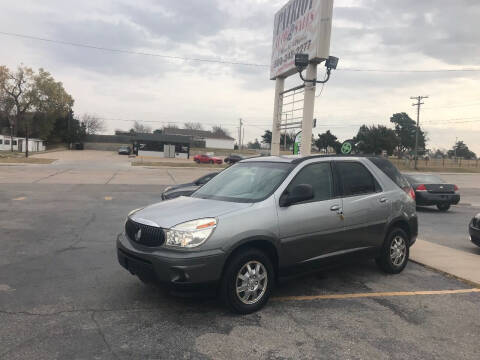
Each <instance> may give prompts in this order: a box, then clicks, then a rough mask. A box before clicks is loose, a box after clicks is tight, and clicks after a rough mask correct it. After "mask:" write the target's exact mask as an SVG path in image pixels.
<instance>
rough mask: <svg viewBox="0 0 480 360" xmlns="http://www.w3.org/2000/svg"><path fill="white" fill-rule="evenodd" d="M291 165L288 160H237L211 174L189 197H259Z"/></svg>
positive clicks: (249, 199) (239, 199)
mask: <svg viewBox="0 0 480 360" xmlns="http://www.w3.org/2000/svg"><path fill="white" fill-rule="evenodd" d="M292 168H293V165H292V164H289V163H274V162H250V163H239V164H236V165H233V166H232V167H230V168H228V169H226V170H224V171H222V172H221V173H220V174H218V175H217V176H215V177H214V178H213V179H212V180H210V181H209V182H208V183H206V184H205V185H204V186H202V187H201V188H200V189H199V190H197V191H196V192H195V193H194V194H193V195H192V197H197V198H202V199H213V200H222V201H233V202H257V201H261V200H264V199H266V198H267V197H268V196H270V195H271V194H272V193H273V192H274V191H275V189H276V188H277V187H278V186H279V185H280V184H281V183H282V181H283V180H284V179H285V178H286V176H287V175H288V173H289V172H290V170H291V169H292Z"/></svg>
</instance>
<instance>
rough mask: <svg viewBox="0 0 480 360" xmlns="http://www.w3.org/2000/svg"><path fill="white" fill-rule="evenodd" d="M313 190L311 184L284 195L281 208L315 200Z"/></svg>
mask: <svg viewBox="0 0 480 360" xmlns="http://www.w3.org/2000/svg"><path fill="white" fill-rule="evenodd" d="M313 196H314V194H313V188H312V185H309V184H299V185H297V186H295V187H294V188H293V189H292V190H291V191H290V192H289V193H283V195H282V196H281V197H280V206H281V207H286V206H290V205H293V204H297V203H300V202H303V201H307V200H310V199H313Z"/></svg>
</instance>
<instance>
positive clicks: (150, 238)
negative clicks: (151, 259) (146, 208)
mask: <svg viewBox="0 0 480 360" xmlns="http://www.w3.org/2000/svg"><path fill="white" fill-rule="evenodd" d="M139 230H141V233H140V234H139V235H140V237H139V238H138V239H137V238H136V236H137V237H138V235H137V234H138V231H139ZM125 233H126V234H127V236H128V237H129V239H130V240H132V241H133V242H135V243H137V244H141V245H144V246H161V245H163V243H164V242H165V233H164V232H163V229H162V228H159V227H155V226H150V225H144V224H140V223H137V222H135V221H133V220H131V219H128V220H127V222H126V223H125Z"/></svg>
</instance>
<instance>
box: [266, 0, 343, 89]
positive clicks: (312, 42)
mask: <svg viewBox="0 0 480 360" xmlns="http://www.w3.org/2000/svg"><path fill="white" fill-rule="evenodd" d="M332 10H333V0H290V1H289V2H288V3H287V4H286V5H285V6H284V7H282V9H280V11H278V12H277V13H276V14H275V20H274V27H273V46H272V61H271V65H270V78H271V79H275V78H277V77H287V76H290V75H292V74H293V73H295V71H296V69H295V64H294V60H295V54H297V53H304V54H308V55H309V59H310V61H322V60H325V59H327V58H328V55H329V51H330V34H331V30H332Z"/></svg>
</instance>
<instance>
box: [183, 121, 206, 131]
mask: <svg viewBox="0 0 480 360" xmlns="http://www.w3.org/2000/svg"><path fill="white" fill-rule="evenodd" d="M183 127H184V128H185V129H189V130H203V125H202V124H201V123H199V122H186V123H185V124H184V125H183Z"/></svg>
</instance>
